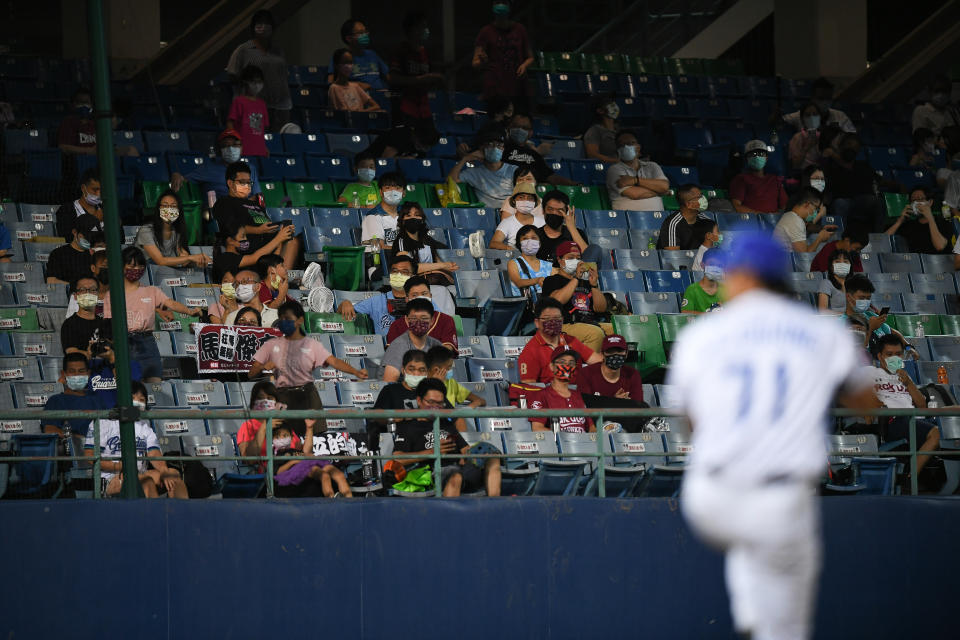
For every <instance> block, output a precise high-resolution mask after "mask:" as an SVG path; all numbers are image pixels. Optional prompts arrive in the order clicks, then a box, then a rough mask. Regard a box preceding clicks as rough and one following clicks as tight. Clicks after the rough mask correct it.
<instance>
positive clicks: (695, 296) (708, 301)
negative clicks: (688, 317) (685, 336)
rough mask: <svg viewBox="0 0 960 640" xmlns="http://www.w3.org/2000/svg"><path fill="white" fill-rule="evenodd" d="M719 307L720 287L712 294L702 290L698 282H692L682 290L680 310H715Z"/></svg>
mask: <svg viewBox="0 0 960 640" xmlns="http://www.w3.org/2000/svg"><path fill="white" fill-rule="evenodd" d="M719 308H720V289H719V288H718V289H717V292H716V293H715V294H713V295H710V294H709V293H707V292H706V291H704V290H703V287H701V286H700V283H699V282H694V283H693V284H692V285H690V286H689V287H687V290H686V291H684V292H683V302H682V303H681V304H680V310H681V311H700V312H707V311H716V310H717V309H719Z"/></svg>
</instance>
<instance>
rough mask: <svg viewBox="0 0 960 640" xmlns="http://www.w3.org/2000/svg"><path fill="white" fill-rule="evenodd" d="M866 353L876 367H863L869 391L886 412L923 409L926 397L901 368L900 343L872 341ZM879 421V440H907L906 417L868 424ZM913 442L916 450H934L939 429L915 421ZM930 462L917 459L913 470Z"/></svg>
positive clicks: (870, 420) (925, 458)
mask: <svg viewBox="0 0 960 640" xmlns="http://www.w3.org/2000/svg"><path fill="white" fill-rule="evenodd" d="M870 353H871V355H872V356H873V357H874V359H875V360H876V365H875V366H872V367H867V369H866V372H865V374H866V375H868V376H869V377H870V379H872V381H873V389H874V392H875V393H876V394H877V399H878V400H879V402H880V404H881V405H882V406H883V407H886V408H888V409H925V408H926V407H927V398H926V396H924V395H923V393H922V392H921V391H920V389H918V388H917V385H916V384H915V383H914V382H913V380H911V379H910V376H909V375H908V374H907V371H906V370H905V369H904V368H903V356H904V352H903V342H902V341H901V340H900V339H899V338H897V336H894V335H885V336H882V337H880V338H875V339H874V340H873V341H872V342H871V344H870ZM874 420H878V421H879V422H880V427H881V431H880V437H881V438H882V440H883V441H884V442H894V441H897V440H907V441H909V440H910V418H909V417H907V416H896V417H874V416H870V417H868V418H867V419H866V421H867V423H868V424H872V423H873V421H874ZM917 442H918V443H921V444H920V447H919V450H920V451H928V452H929V451H936V450H937V449H938V448H939V446H940V430H939V429H938V428H937V425H936V424H935V423H933V422H931V421H930V420H917ZM929 461H930V455H929V454H927V455H918V456H917V471H920V470H921V469H923V466H924V465H925V464H927V462H929Z"/></svg>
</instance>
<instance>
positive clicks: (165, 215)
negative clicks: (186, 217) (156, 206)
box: [160, 207, 180, 222]
mask: <svg viewBox="0 0 960 640" xmlns="http://www.w3.org/2000/svg"><path fill="white" fill-rule="evenodd" d="M179 217H180V209H177V208H176V207H160V219H161V220H163V221H164V222H176V221H177V218H179Z"/></svg>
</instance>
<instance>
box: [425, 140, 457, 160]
mask: <svg viewBox="0 0 960 640" xmlns="http://www.w3.org/2000/svg"><path fill="white" fill-rule="evenodd" d="M428 155H429V157H431V158H456V157H457V144H456V142H455V141H454V140H453V138H449V137H447V136H440V139H439V140H438V141H437V144H435V145H433V147H432V148H431V149H430V152H429V154H428Z"/></svg>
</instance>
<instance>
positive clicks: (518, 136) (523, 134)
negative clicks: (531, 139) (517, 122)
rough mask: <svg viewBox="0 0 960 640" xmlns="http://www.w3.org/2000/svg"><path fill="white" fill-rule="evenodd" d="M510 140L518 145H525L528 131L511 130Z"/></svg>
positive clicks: (516, 128) (517, 128)
mask: <svg viewBox="0 0 960 640" xmlns="http://www.w3.org/2000/svg"><path fill="white" fill-rule="evenodd" d="M510 139H511V140H513V141H514V142H516V143H517V144H523V143H524V142H526V141H527V130H526V129H521V128H519V127H514V128H513V129H510Z"/></svg>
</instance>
